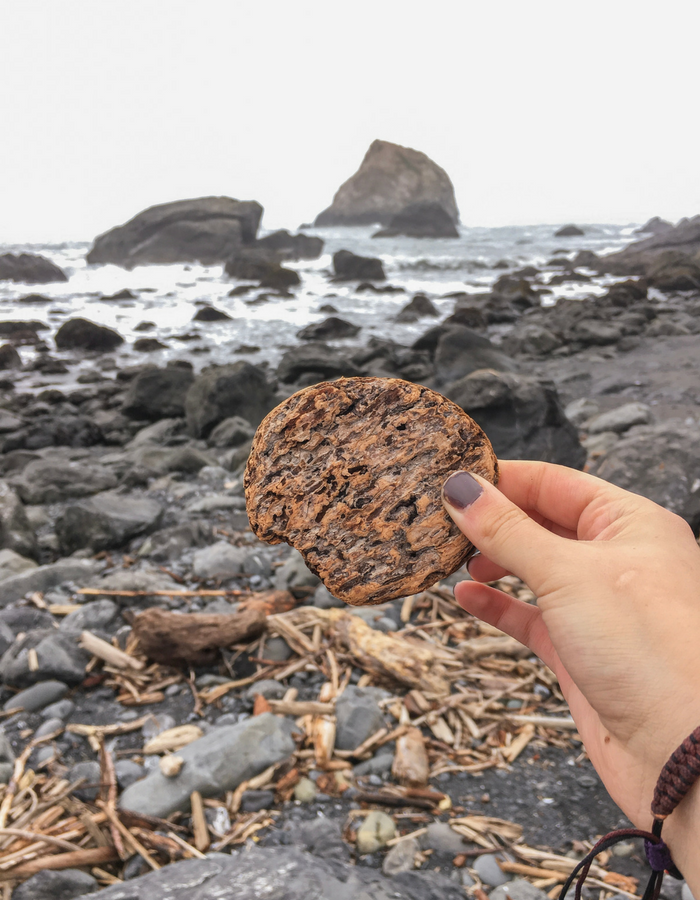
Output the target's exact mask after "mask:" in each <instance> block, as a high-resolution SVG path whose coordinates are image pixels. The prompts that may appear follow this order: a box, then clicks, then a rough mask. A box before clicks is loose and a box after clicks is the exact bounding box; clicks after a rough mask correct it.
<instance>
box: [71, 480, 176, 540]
mask: <svg viewBox="0 0 700 900" xmlns="http://www.w3.org/2000/svg"><path fill="white" fill-rule="evenodd" d="M162 516H163V507H162V506H161V505H160V504H159V503H156V501H155V500H142V499H135V498H132V497H126V496H124V495H122V494H116V493H112V492H111V491H105V492H104V493H102V494H97V495H96V496H95V497H88V498H87V499H85V500H79V501H78V502H77V503H74V504H73V505H71V506H69V507H68V508H67V509H65V510H64V512H63V513H62V514H61V515H60V516H59V517H58V519H57V520H56V534H57V535H58V540H59V542H60V544H61V547H62V548H63V550H64V551H65V552H66V553H73V552H74V551H75V550H80V549H82V548H83V547H89V548H90V549H91V550H94V551H99V550H110V549H113V548H115V547H123V546H124V544H126V543H127V541H129V540H131V538H134V537H137V536H138V535H140V534H146V533H147V532H149V531H153V530H154V529H155V528H157V527H158V524H159V523H160V520H161V518H162Z"/></svg>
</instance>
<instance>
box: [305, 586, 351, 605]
mask: <svg viewBox="0 0 700 900" xmlns="http://www.w3.org/2000/svg"><path fill="white" fill-rule="evenodd" d="M313 605H314V606H315V607H316V608H317V609H342V608H343V607H344V606H347V604H346V603H345V601H343V600H339V599H338V598H337V597H334V596H333V594H331V592H330V591H329V590H328V588H327V587H326V586H325V585H324V584H319V586H318V587H317V588H316V590H315V591H314V595H313Z"/></svg>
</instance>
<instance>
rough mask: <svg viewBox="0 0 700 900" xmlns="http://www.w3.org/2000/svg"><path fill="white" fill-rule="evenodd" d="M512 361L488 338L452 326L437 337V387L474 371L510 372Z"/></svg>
mask: <svg viewBox="0 0 700 900" xmlns="http://www.w3.org/2000/svg"><path fill="white" fill-rule="evenodd" d="M514 368H515V366H514V364H513V362H512V360H511V359H510V358H509V357H508V356H506V354H505V353H502V352H501V351H500V350H498V349H497V348H496V347H495V346H494V345H493V344H492V343H491V341H490V340H489V339H488V338H485V337H482V336H481V335H480V334H477V333H476V332H475V331H471V329H469V328H465V327H463V326H453V327H451V328H449V329H447V331H445V332H444V333H443V334H442V335H441V336H440V338H439V340H438V343H437V347H436V349H435V377H436V380H437V382H438V384H440V385H443V384H450V383H451V382H454V381H457V380H458V379H460V378H463V377H464V376H465V375H469V373H470V372H474V371H476V370H477V369H496V370H498V371H501V372H512V371H513V370H514Z"/></svg>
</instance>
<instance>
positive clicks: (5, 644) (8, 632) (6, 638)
mask: <svg viewBox="0 0 700 900" xmlns="http://www.w3.org/2000/svg"><path fill="white" fill-rule="evenodd" d="M14 642H15V633H14V631H13V630H12V629H11V628H10V626H9V625H8V624H7V623H6V622H3V621H1V620H0V656H2V654H3V653H5V651H6V650H9V649H10V647H11V646H12V645H13V644H14Z"/></svg>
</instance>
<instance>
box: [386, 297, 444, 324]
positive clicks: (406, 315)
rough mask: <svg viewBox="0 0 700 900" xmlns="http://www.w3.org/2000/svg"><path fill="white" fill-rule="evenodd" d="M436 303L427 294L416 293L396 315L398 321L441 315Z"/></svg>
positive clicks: (410, 320)
mask: <svg viewBox="0 0 700 900" xmlns="http://www.w3.org/2000/svg"><path fill="white" fill-rule="evenodd" d="M439 315H440V313H439V312H438V310H437V309H436V308H435V305H434V304H433V303H432V302H431V301H430V300H429V299H428V298H427V297H426V296H425V294H416V295H415V297H414V298H413V299H412V300H411V301H410V302H409V303H407V304H406V305H405V306H404V308H403V309H402V310H401V311H400V312H399V314H398V315H397V316H396V321H397V322H417V321H418V319H420V318H422V317H423V316H439Z"/></svg>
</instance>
